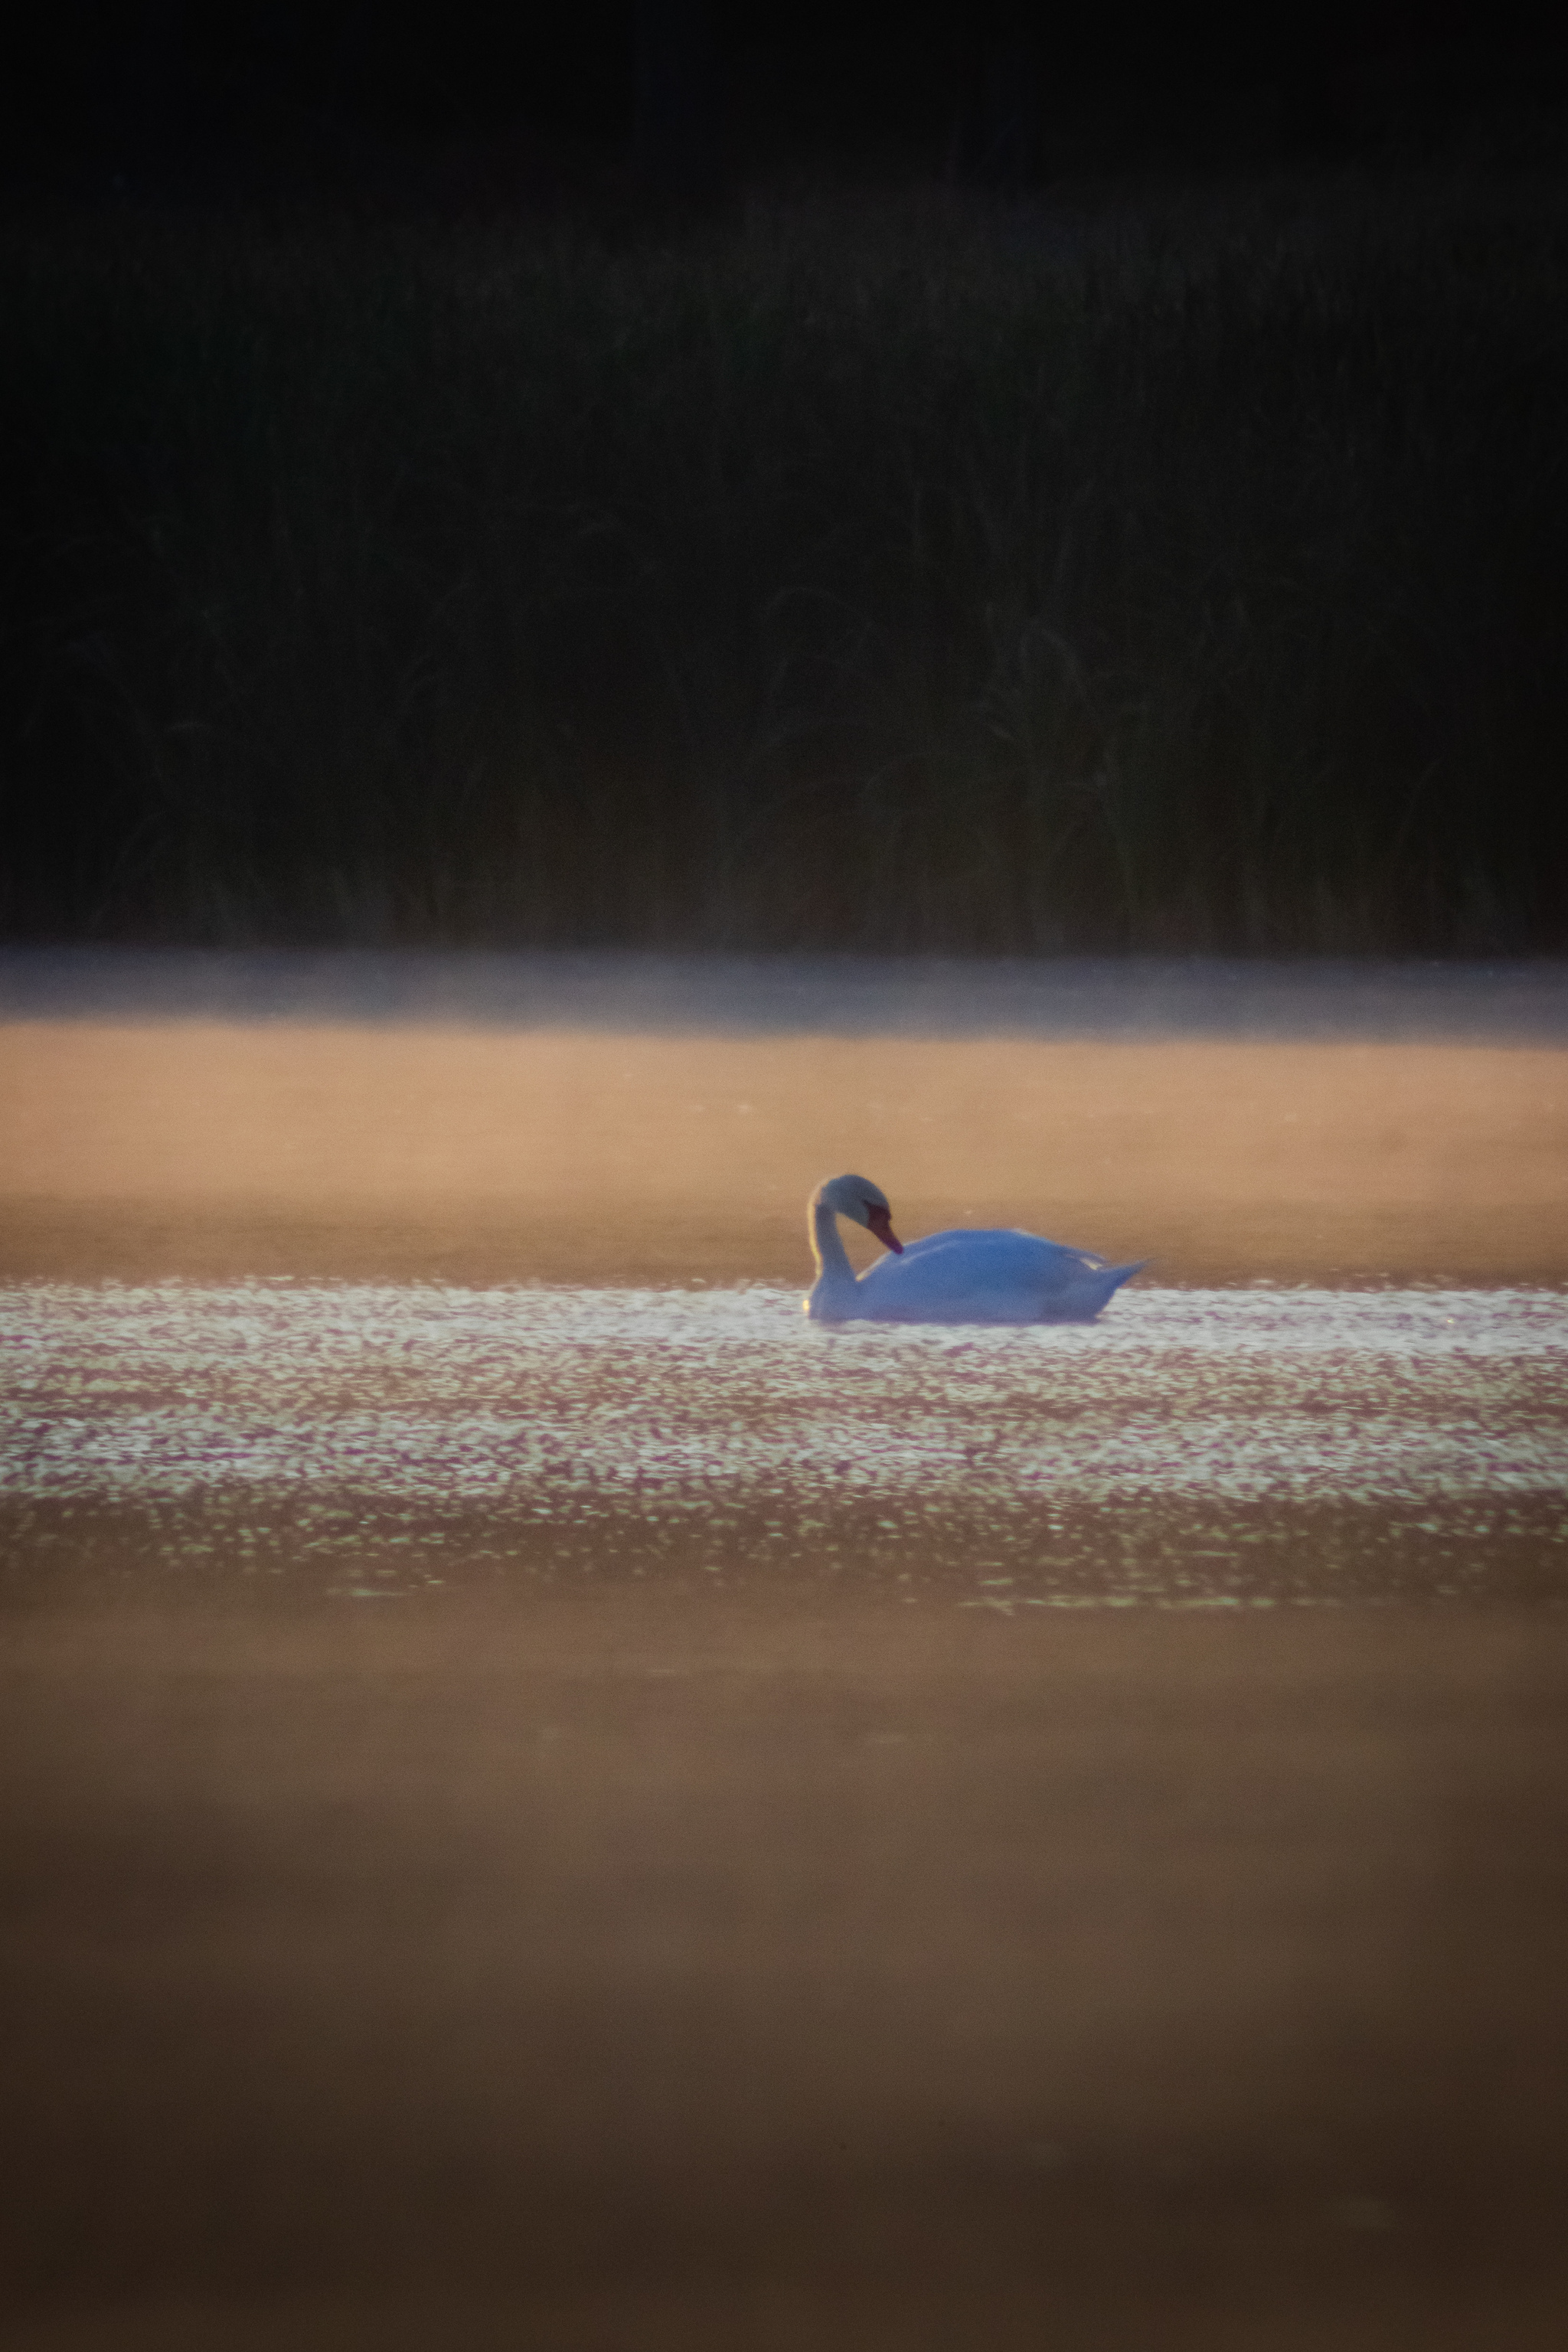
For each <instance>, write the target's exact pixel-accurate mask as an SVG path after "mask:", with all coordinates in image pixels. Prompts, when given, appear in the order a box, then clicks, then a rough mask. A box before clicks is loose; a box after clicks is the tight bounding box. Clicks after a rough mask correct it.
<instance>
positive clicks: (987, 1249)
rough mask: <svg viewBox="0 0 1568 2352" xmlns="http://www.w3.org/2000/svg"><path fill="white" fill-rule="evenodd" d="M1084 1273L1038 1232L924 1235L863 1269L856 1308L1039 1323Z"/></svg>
mask: <svg viewBox="0 0 1568 2352" xmlns="http://www.w3.org/2000/svg"><path fill="white" fill-rule="evenodd" d="M1088 1273H1089V1268H1088V1266H1086V1265H1085V1262H1084V1259H1083V1257H1082V1255H1081V1254H1080V1253H1079V1251H1077V1250H1068V1249H1063V1248H1062V1247H1061V1246H1060V1245H1059V1244H1058V1243H1056V1242H1047V1241H1042V1240H1041V1239H1040V1238H1039V1236H1038V1234H1021V1233H1007V1232H996V1231H993V1232H988V1233H974V1232H968V1231H964V1230H963V1229H960V1230H959V1231H956V1232H952V1233H945V1234H927V1235H926V1236H925V1238H924V1240H923V1241H921V1242H915V1243H910V1244H908V1246H907V1247H906V1248H905V1250H904V1254H903V1255H902V1256H901V1257H885V1258H881V1259H879V1261H878V1263H877V1264H876V1265H874V1266H872V1267H871V1268H870V1270H869V1271H868V1273H866V1274H863V1275H862V1276H861V1277H860V1281H859V1285H858V1287H859V1291H860V1296H861V1299H862V1302H863V1305H862V1312H863V1313H864V1314H866V1315H868V1316H871V1317H874V1318H877V1319H879V1320H883V1321H888V1322H909V1323H921V1322H931V1323H1038V1322H1042V1321H1044V1320H1046V1319H1047V1318H1049V1317H1050V1315H1051V1313H1052V1311H1053V1302H1054V1301H1057V1300H1058V1299H1061V1298H1062V1297H1064V1296H1065V1295H1066V1294H1067V1293H1068V1292H1069V1291H1070V1288H1071V1286H1072V1284H1073V1282H1074V1280H1075V1279H1078V1280H1081V1279H1082V1278H1083V1277H1084V1276H1085V1275H1086V1274H1088Z"/></svg>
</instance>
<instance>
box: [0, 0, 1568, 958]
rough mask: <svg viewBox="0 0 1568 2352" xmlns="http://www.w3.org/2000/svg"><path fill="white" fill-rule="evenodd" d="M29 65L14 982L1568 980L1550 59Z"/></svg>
mask: <svg viewBox="0 0 1568 2352" xmlns="http://www.w3.org/2000/svg"><path fill="white" fill-rule="evenodd" d="M0 64H3V67H4V80H3V85H0V87H3V120H0V319H3V320H4V321H5V327H4V333H5V369H4V371H3V373H0V518H3V521H4V528H3V530H0V930H4V931H5V932H6V933H8V934H9V935H10V936H12V937H16V938H26V939H58V938H70V939H77V938H83V937H88V938H114V939H125V938H132V939H138V940H158V941H171V940H176V941H178V940H183V941H187V942H190V941H198V942H204V943H207V944H214V945H227V946H236V945H258V944H286V943H289V942H297V941H300V940H312V941H324V942H327V943H342V942H345V941H351V942H358V943H362V944H367V943H373V944H377V945H388V946H390V945H409V944H418V943H444V944H488V945H511V946H540V947H558V946H595V947H596V946H633V945H635V946H639V947H652V948H679V949H690V948H713V947H720V948H724V949H730V950H758V949H775V948H776V949H795V948H798V949H820V948H832V949H844V950H858V951H868V950H869V951H874V952H906V951H932V952H942V953H952V952H962V953H985V954H998V953H1000V954H1016V953H1028V954H1047V953H1055V952H1075V951H1086V952H1095V953H1099V952H1106V951H1111V952H1114V951H1119V950H1125V949H1134V950H1149V951H1157V952H1161V953H1165V952H1173V951H1184V952H1185V951H1190V952H1199V953H1201V952H1210V951H1225V952H1246V953H1259V954H1272V953H1289V954H1299V953H1303V952H1323V953H1332V954H1345V953H1360V952H1381V953H1413V952H1416V953H1430V954H1459V955H1468V954H1527V953H1541V952H1550V953H1556V952H1561V951H1562V950H1563V948H1564V946H1568V796H1565V795H1564V793H1563V757H1562V746H1563V741H1564V740H1568V663H1565V662H1564V661H1563V645H1564V641H1565V637H1568V587H1565V584H1564V583H1565V581H1568V571H1565V569H1564V565H1563V548H1564V544H1565V542H1568V473H1565V470H1564V468H1563V462H1562V449H1563V429H1562V421H1563V415H1564V414H1565V413H1568V173H1565V171H1564V164H1565V163H1568V99H1565V94H1564V93H1565V90H1568V79H1565V74H1564V52H1563V39H1562V37H1561V36H1555V37H1542V35H1541V34H1540V33H1539V32H1538V31H1536V30H1534V29H1533V28H1531V26H1528V25H1527V24H1526V22H1525V21H1524V19H1523V17H1522V15H1521V12H1518V11H1513V10H1510V9H1509V8H1507V7H1504V8H1501V9H1492V10H1489V11H1487V12H1485V13H1484V15H1483V14H1482V13H1481V12H1479V11H1478V12H1469V13H1461V12H1452V11H1451V12H1448V13H1447V14H1446V15H1445V14H1444V13H1442V12H1441V11H1437V12H1434V11H1431V10H1417V9H1415V8H1410V9H1398V8H1390V7H1385V8H1382V9H1375V8H1374V9H1373V10H1370V11H1367V10H1356V9H1352V8H1350V7H1342V6H1338V5H1331V6H1329V7H1326V8H1320V7H1312V8H1302V7H1297V8H1292V9H1282V8H1274V9H1258V10H1255V11H1251V12H1247V13H1246V14H1239V13H1238V14H1235V15H1232V14H1229V13H1222V12H1220V11H1218V10H1215V9H1208V10H1205V9H1202V8H1199V9H1183V10H1176V9H1169V10H1165V11H1163V12H1159V13H1149V12H1146V11H1140V10H1137V9H1133V8H1129V7H1121V6H1116V5H1102V6H1098V7H1095V8H1090V9H1086V8H1081V7H1080V8H1077V9H1068V8H1067V7H1065V6H1062V5H1035V6H1027V5H1019V4H1018V0H1015V5H1004V4H1003V0H989V5H980V6H971V7H967V8H960V7H957V6H953V5H950V6H945V7H943V6H938V5H914V6H910V7H907V8H905V9H903V10H902V11H900V12H898V13H897V14H896V15H893V14H890V13H889V12H888V11H886V10H885V9H881V8H877V9H873V8H871V7H869V6H864V5H856V0H846V5H842V6H840V7H838V8H837V9H833V10H828V9H826V8H817V9H813V8H799V7H795V8H791V9H788V10H785V9H783V8H778V7H773V8H771V9H752V10H748V11H742V10H738V9H719V8H713V9H711V10H704V9H703V8H702V7H701V6H700V5H691V0H645V4H644V5H641V6H640V7H639V6H631V5H619V6H611V5H598V0H584V5H575V6H566V7H552V8H549V9H545V8H530V7H527V6H522V7H513V8H510V9H499V8H493V7H491V8H479V7H477V6H471V5H464V0H453V5H447V6H442V7H437V6H436V5H424V6H419V7H408V6H405V7H395V6H394V7H377V6H371V5H363V0H355V5H324V6H314V7H306V6H305V5H271V6H264V5H255V0H240V5H232V6H229V7H226V8H225V9H222V10H217V9H211V8H204V7H199V6H196V5H177V0H164V5H142V6H137V7H111V6H107V5H87V0H64V5H59V6H57V7H54V8H52V9H50V10H49V11H48V12H47V14H46V15H44V16H42V17H40V19H39V20H38V21H37V23H35V24H34V25H33V26H31V27H30V28H29V29H28V33H27V37H26V40H25V41H24V40H21V39H18V38H16V37H13V38H12V42H11V46H10V47H9V48H8V49H7V50H6V51H5V53H4V56H3V59H0Z"/></svg>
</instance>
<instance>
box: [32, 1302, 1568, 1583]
mask: <svg viewBox="0 0 1568 2352" xmlns="http://www.w3.org/2000/svg"><path fill="white" fill-rule="evenodd" d="M4 1334H5V1336H4V1342H3V1365H4V1404H3V1412H4V1424H3V1429H0V1499H3V1501H4V1503H5V1507H6V1509H7V1511H8V1512H9V1513H10V1514H11V1515H12V1516H13V1521H14V1524H16V1525H25V1526H26V1528H28V1529H29V1530H30V1531H31V1533H32V1535H33V1537H34V1538H35V1539H38V1538H41V1539H43V1540H44V1541H45V1542H46V1544H47V1543H48V1542H51V1541H52V1542H54V1543H56V1544H57V1545H58V1544H62V1543H68V1542H71V1541H75V1542H77V1543H78V1544H79V1543H80V1542H81V1540H82V1539H83V1536H82V1531H83V1529H84V1528H93V1527H97V1528H99V1531H100V1538H101V1535H102V1530H103V1528H106V1527H112V1528H115V1529H117V1530H118V1537H117V1540H118V1541H119V1542H120V1544H121V1549H124V1548H125V1547H126V1546H127V1545H129V1546H130V1550H131V1552H132V1553H134V1554H135V1556H136V1557H138V1558H142V1557H145V1556H147V1554H148V1553H149V1551H150V1552H151V1554H152V1556H153V1557H155V1558H158V1559H165V1560H178V1559H185V1560H200V1559H209V1560H213V1561H215V1562H217V1563H222V1562H224V1561H227V1562H228V1563H229V1564H230V1565H235V1566H237V1567H239V1568H243V1569H247V1570H250V1571H252V1572H255V1571H257V1570H261V1569H268V1570H273V1571H274V1572H279V1573H287V1572H292V1573H296V1574H297V1573H299V1572H300V1564H301V1563H306V1564H307V1565H309V1564H310V1563H321V1562H322V1561H324V1562H325V1564H326V1565H327V1566H328V1567H329V1569H330V1568H331V1561H332V1560H333V1559H340V1560H342V1562H343V1563H344V1564H345V1566H346V1568H347V1570H349V1572H350V1573H351V1574H352V1575H353V1576H357V1577H359V1578H360V1579H361V1581H360V1583H359V1584H357V1585H353V1584H351V1585H349V1586H345V1587H343V1588H342V1589H343V1590H360V1591H364V1592H366V1593H369V1592H371V1591H378V1592H379V1591H384V1590H389V1589H401V1587H402V1585H404V1584H405V1583H406V1582H407V1580H409V1579H410V1578H413V1579H415V1580H425V1581H426V1582H428V1581H432V1580H437V1577H436V1571H437V1570H441V1571H442V1572H443V1576H444V1574H445V1572H446V1570H447V1568H448V1567H449V1566H451V1565H452V1564H453V1563H454V1562H455V1561H456V1560H457V1559H458V1558H459V1556H460V1557H461V1558H462V1559H464V1560H466V1561H468V1563H469V1564H470V1566H471V1565H472V1563H474V1562H475V1561H479V1562H489V1563H491V1564H492V1565H494V1564H500V1565H502V1566H505V1565H506V1564H508V1563H511V1564H514V1565H516V1566H517V1567H519V1568H521V1569H523V1570H527V1571H528V1572H530V1573H535V1574H544V1575H556V1574H563V1573H583V1572H593V1571H595V1570H614V1569H621V1570H629V1572H631V1573H634V1574H647V1573H653V1572H656V1571H658V1570H660V1569H661V1568H664V1569H668V1568H670V1567H676V1568H681V1569H684V1568H698V1569H701V1570H705V1571H708V1572H711V1573H714V1574H717V1575H720V1576H723V1575H726V1574H729V1575H734V1574H738V1573H745V1574H747V1575H750V1576H752V1577H755V1576H756V1575H758V1574H760V1573H763V1572H764V1571H765V1570H770V1569H771V1570H784V1569H790V1570H799V1569H800V1568H802V1567H805V1568H807V1569H811V1570H816V1571H817V1572H822V1573H842V1572H845V1571H846V1570H852V1569H858V1570H864V1571H866V1572H874V1573H875V1574H877V1575H878V1576H879V1577H882V1578H890V1579H892V1580H893V1581H894V1582H902V1583H906V1584H909V1585H910V1587H911V1588H912V1592H911V1596H910V1597H917V1596H918V1594H919V1592H920V1591H921V1590H922V1589H925V1587H926V1586H928V1585H929V1584H930V1583H931V1580H933V1579H934V1580H936V1581H937V1583H938V1584H940V1586H941V1589H942V1591H944V1592H947V1593H949V1594H950V1595H951V1594H952V1582H953V1578H954V1576H955V1575H956V1576H957V1577H958V1579H959V1580H960V1583H961V1585H962V1584H963V1579H964V1578H965V1577H968V1578H969V1579H970V1580H971V1582H972V1583H973V1587H974V1589H973V1591H969V1590H968V1587H967V1586H964V1587H963V1590H961V1591H959V1593H958V1596H957V1597H959V1598H960V1599H968V1600H971V1601H973V1600H976V1599H978V1600H981V1601H984V1602H985V1603H986V1604H987V1605H994V1606H998V1607H1003V1608H1013V1607H1016V1606H1022V1605H1025V1604H1026V1603H1027V1602H1029V1601H1053V1600H1054V1601H1077V1602H1078V1603H1079V1604H1080V1605H1081V1604H1082V1603H1083V1602H1085V1601H1090V1602H1092V1601H1097V1600H1098V1601H1121V1602H1122V1603H1125V1602H1126V1601H1129V1600H1138V1599H1155V1600H1163V1601H1165V1602H1166V1603H1167V1604H1168V1603H1170V1602H1171V1601H1185V1602H1188V1603H1190V1602H1192V1601H1197V1600H1204V1599H1208V1600H1211V1601H1212V1600H1216V1599H1226V1598H1233V1599H1234V1598H1241V1597H1246V1598H1250V1599H1254V1600H1257V1599H1262V1600H1268V1599H1279V1598H1294V1599H1314V1598H1315V1599H1324V1598H1334V1597H1340V1596H1349V1595H1351V1594H1353V1593H1357V1592H1362V1593H1364V1592H1368V1591H1371V1592H1373V1594H1374V1595H1377V1594H1383V1593H1385V1592H1391V1591H1394V1590H1404V1589H1407V1588H1409V1587H1410V1586H1411V1585H1412V1584H1414V1585H1415V1587H1416V1588H1418V1589H1420V1590H1422V1591H1434V1592H1446V1591H1461V1590H1463V1591H1473V1590H1478V1589H1482V1588H1485V1587H1486V1586H1487V1585H1488V1584H1489V1582H1495V1581H1496V1580H1498V1579H1499V1578H1501V1579H1502V1580H1504V1581H1507V1580H1510V1579H1511V1580H1514V1581H1517V1580H1518V1578H1519V1577H1520V1576H1521V1574H1522V1575H1524V1576H1525V1577H1526V1580H1527V1581H1528V1582H1530V1584H1531V1589H1533V1590H1537V1591H1540V1590H1541V1589H1542V1580H1544V1583H1545V1585H1546V1587H1548V1588H1549V1589H1550V1590H1551V1591H1552V1593H1555V1591H1556V1590H1557V1587H1558V1584H1559V1583H1560V1582H1562V1583H1563V1584H1564V1586H1565V1588H1568V1558H1565V1555H1564V1545H1563V1536H1564V1528H1563V1516H1564V1515H1563V1500H1564V1496H1565V1492H1568V1419H1565V1413H1564V1405H1565V1402H1568V1301H1564V1299H1563V1297H1561V1296H1559V1295H1557V1294H1554V1293H1550V1292H1543V1291H1529V1290H1501V1291H1485V1292H1480V1291H1458V1290H1437V1289H1426V1290H1404V1291H1397V1290H1384V1291H1362V1292H1353V1291H1352V1292H1346V1291H1329V1290H1312V1289H1293V1290H1277V1289H1270V1288H1258V1289H1254V1290H1247V1291H1237V1290H1168V1289H1158V1288H1152V1287H1142V1288H1138V1289H1134V1290H1132V1291H1130V1292H1128V1293H1125V1294H1123V1295H1122V1296H1121V1297H1120V1298H1119V1299H1118V1300H1117V1302H1116V1303H1115V1306H1114V1307H1113V1308H1112V1309H1111V1310H1110V1312H1109V1313H1108V1314H1107V1316H1106V1318H1105V1319H1104V1321H1103V1322H1102V1323H1100V1325H1098V1326H1094V1327H1091V1328H1076V1329H1074V1328H1069V1329H1048V1330H1033V1331H1022V1332H1019V1331H984V1330H940V1329H908V1330H900V1329H887V1330H882V1329H876V1330H873V1329H855V1328H850V1329H847V1330H845V1331H841V1332H838V1333H836V1334H835V1333H826V1332H824V1331H822V1330H820V1329H818V1328H813V1327H811V1326H809V1325H807V1324H806V1323H805V1320H804V1318H803V1317H802V1316H801V1313H800V1298H799V1294H798V1292H796V1291H793V1290H791V1291H782V1290H775V1289H769V1288H762V1287H751V1288H744V1289H738V1290H723V1291H703V1290H696V1291H649V1290H568V1289H552V1288H539V1289H526V1288H514V1289H493V1290H461V1289H446V1288H438V1287H435V1286H356V1285H345V1284H338V1285H319V1286H306V1285H303V1284H297V1283H290V1282H270V1283H268V1282H251V1283H244V1284H237V1285H233V1286H223V1287H205V1286H186V1285H177V1284H171V1285H164V1286H147V1287H132V1286H124V1287H121V1286H49V1285H35V1286H19V1287H17V1288H15V1289H13V1290H11V1291H10V1292H9V1293H8V1294H6V1295H5V1300H4ZM18 1514H19V1515H20V1517H19V1518H18V1517H16V1515H18ZM106 1514H107V1515H108V1517H105V1515H106ZM73 1529H74V1530H75V1534H74V1536H73V1534H72V1530H73ZM132 1529H133V1530H134V1531H135V1540H134V1542H132V1536H131V1533H129V1532H128V1530H132ZM993 1571H1007V1572H1006V1573H994V1572H993ZM366 1580H368V1581H366Z"/></svg>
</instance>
